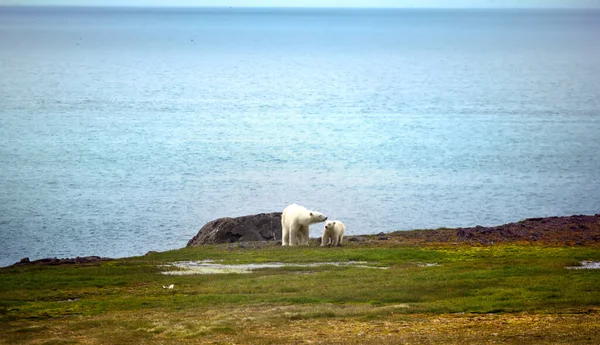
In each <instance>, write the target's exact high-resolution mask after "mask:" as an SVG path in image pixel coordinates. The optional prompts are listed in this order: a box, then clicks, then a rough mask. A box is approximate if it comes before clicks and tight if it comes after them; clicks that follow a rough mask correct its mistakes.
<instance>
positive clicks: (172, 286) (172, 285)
mask: <svg viewBox="0 0 600 345" xmlns="http://www.w3.org/2000/svg"><path fill="white" fill-rule="evenodd" d="M174 287H175V284H171V285H169V286H168V287H166V286H164V285H163V289H172V288H174Z"/></svg>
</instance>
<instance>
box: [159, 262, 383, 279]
mask: <svg viewBox="0 0 600 345" xmlns="http://www.w3.org/2000/svg"><path fill="white" fill-rule="evenodd" d="M324 265H334V266H353V267H363V268H375V269H387V267H377V266H370V265H369V264H368V262H365V261H352V262H315V263H310V264H286V263H283V262H267V263H261V264H239V265H225V264H219V263H214V261H212V260H203V261H181V262H174V263H172V264H170V265H166V266H163V267H176V268H178V270H175V271H165V272H161V273H162V274H167V275H192V274H227V273H240V274H241V273H251V272H252V271H253V270H257V269H261V268H281V267H317V266H324Z"/></svg>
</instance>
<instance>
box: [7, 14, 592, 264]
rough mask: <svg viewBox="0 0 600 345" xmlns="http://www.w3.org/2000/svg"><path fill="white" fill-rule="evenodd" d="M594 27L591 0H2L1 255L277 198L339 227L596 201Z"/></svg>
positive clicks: (524, 213)
mask: <svg viewBox="0 0 600 345" xmlns="http://www.w3.org/2000/svg"><path fill="white" fill-rule="evenodd" d="M598 37H600V12H598V11H568V10H562V11H558V10H546V11H539V10H537V11H534V10H520V11H515V10H331V9H330V10H312V9H295V10H294V9H286V10H279V9H166V10H165V9H76V8H55V9H50V8H0V265H8V264H11V263H13V262H15V261H18V260H19V259H21V258H22V257H25V256H29V257H30V258H31V259H38V258H42V257H54V256H57V257H67V256H68V257H73V256H78V255H79V256H82V255H102V256H111V257H123V256H131V255H141V254H144V253H145V252H147V251H149V250H159V251H160V250H167V249H173V248H180V247H183V246H185V244H186V242H187V240H188V239H189V238H191V237H192V236H193V235H194V234H195V233H196V232H197V231H198V229H199V228H200V227H201V226H202V225H203V224H205V223H206V222H208V221H210V220H213V219H215V218H218V217H225V216H232V217H234V216H241V215H247V214H253V213H259V212H272V211H280V210H282V209H283V208H284V207H285V206H286V205H287V204H289V203H292V202H295V203H299V204H302V205H304V206H307V207H309V208H312V209H315V210H318V211H321V212H323V213H325V214H327V215H328V216H329V217H330V218H335V219H340V220H343V221H344V222H345V223H346V225H347V231H348V233H349V234H371V233H379V232H382V231H383V232H388V231H393V230H404V229H416V228H436V227H444V226H446V227H456V226H474V225H478V224H479V225H495V224H501V223H506V222H511V221H517V220H520V219H523V218H526V217H540V216H549V215H570V214H580V213H584V214H594V213H598V212H600V45H599V44H598ZM321 229H322V226H321V225H315V226H313V227H311V236H318V235H319V234H320V232H321Z"/></svg>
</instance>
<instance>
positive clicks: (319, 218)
mask: <svg viewBox="0 0 600 345" xmlns="http://www.w3.org/2000/svg"><path fill="white" fill-rule="evenodd" d="M310 219H311V220H312V221H313V222H314V223H319V222H324V221H326V220H327V217H326V216H325V215H324V214H323V213H321V212H315V211H310Z"/></svg>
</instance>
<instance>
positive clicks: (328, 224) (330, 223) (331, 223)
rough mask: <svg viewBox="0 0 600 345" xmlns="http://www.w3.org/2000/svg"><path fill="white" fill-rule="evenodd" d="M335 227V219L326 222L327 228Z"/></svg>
mask: <svg viewBox="0 0 600 345" xmlns="http://www.w3.org/2000/svg"><path fill="white" fill-rule="evenodd" d="M334 227H335V220H328V221H327V222H325V230H333V228H334Z"/></svg>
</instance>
